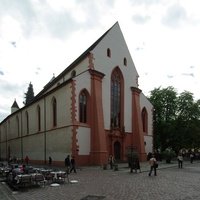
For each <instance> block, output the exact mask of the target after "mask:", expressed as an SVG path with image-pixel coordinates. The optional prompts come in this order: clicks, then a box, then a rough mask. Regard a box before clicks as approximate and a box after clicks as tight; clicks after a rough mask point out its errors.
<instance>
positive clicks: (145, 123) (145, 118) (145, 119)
mask: <svg viewBox="0 0 200 200" xmlns="http://www.w3.org/2000/svg"><path fill="white" fill-rule="evenodd" d="M147 127H148V114H147V110H146V108H143V109H142V128H143V132H144V133H147Z"/></svg>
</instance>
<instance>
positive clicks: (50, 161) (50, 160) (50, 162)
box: [49, 156, 52, 166]
mask: <svg viewBox="0 0 200 200" xmlns="http://www.w3.org/2000/svg"><path fill="white" fill-rule="evenodd" d="M51 164H52V158H51V156H49V165H50V166H51Z"/></svg>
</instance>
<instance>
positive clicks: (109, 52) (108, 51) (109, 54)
mask: <svg viewBox="0 0 200 200" xmlns="http://www.w3.org/2000/svg"><path fill="white" fill-rule="evenodd" d="M107 56H108V57H109V58H110V57H111V51H110V49H109V48H108V49H107Z"/></svg>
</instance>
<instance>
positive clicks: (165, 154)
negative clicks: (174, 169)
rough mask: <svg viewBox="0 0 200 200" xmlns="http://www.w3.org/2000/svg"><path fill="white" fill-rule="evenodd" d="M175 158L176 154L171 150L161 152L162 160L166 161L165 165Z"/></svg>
mask: <svg viewBox="0 0 200 200" xmlns="http://www.w3.org/2000/svg"><path fill="white" fill-rule="evenodd" d="M175 156H176V153H175V152H174V151H173V150H172V149H169V148H168V149H165V151H163V152H162V157H163V159H165V160H166V163H171V160H172V159H173V158H174V157H175Z"/></svg>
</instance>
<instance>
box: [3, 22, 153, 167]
mask: <svg viewBox="0 0 200 200" xmlns="http://www.w3.org/2000/svg"><path fill="white" fill-rule="evenodd" d="M138 78H139V75H138V73H137V70H136V68H135V65H134V63H133V60H132V58H131V55H130V52H129V50H128V47H127V44H126V42H125V39H124V37H123V34H122V31H121V29H120V26H119V24H118V22H117V23H115V24H114V25H113V26H112V27H111V28H110V29H109V30H108V31H106V32H105V33H104V34H103V35H102V36H101V37H100V38H99V39H98V40H97V41H96V42H94V43H93V44H92V45H91V46H90V47H89V48H88V49H87V50H86V51H85V52H83V53H82V54H81V55H80V56H79V57H78V58H77V59H76V60H75V61H74V62H73V63H71V64H70V65H69V66H68V67H67V68H66V69H64V71H63V72H61V73H60V74H59V75H58V76H57V77H54V78H53V79H51V81H50V82H49V83H48V84H46V85H45V86H44V88H43V89H42V90H41V91H40V92H39V93H38V94H37V95H36V96H35V97H34V98H33V100H32V101H31V103H29V104H28V105H26V106H24V107H22V108H19V107H18V105H17V102H16V101H15V102H14V103H13V106H12V108H11V110H12V113H11V114H10V115H9V116H7V117H6V118H5V119H4V120H3V121H2V122H1V123H0V158H1V159H8V158H9V157H17V158H19V159H22V158H23V159H24V158H25V156H28V157H29V159H30V162H31V163H35V164H44V163H46V162H48V158H49V156H51V158H52V161H53V164H55V165H60V166H61V165H64V159H65V157H66V156H67V155H72V156H74V157H75V159H76V162H77V164H78V165H103V164H106V163H107V161H108V157H109V155H113V156H114V158H115V160H117V161H119V162H120V161H126V160H127V152H128V151H129V150H130V149H134V150H135V151H137V153H138V155H139V157H140V160H141V161H144V160H146V156H147V153H148V152H152V148H153V135H152V132H153V130H152V129H153V122H152V120H153V118H152V114H153V113H152V110H153V106H152V104H151V103H150V102H149V100H148V99H147V98H146V97H145V95H144V94H143V93H142V90H141V89H140V88H139V85H138Z"/></svg>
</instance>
